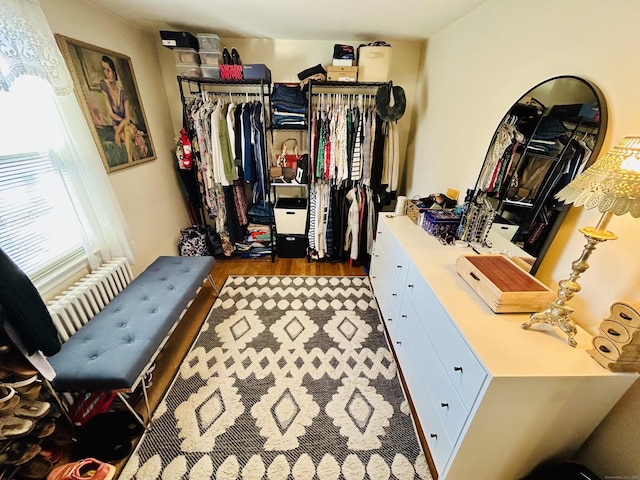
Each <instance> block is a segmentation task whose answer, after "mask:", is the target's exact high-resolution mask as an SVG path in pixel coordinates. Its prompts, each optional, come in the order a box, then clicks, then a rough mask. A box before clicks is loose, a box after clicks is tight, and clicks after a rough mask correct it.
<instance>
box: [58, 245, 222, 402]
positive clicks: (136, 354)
mask: <svg viewBox="0 0 640 480" xmlns="http://www.w3.org/2000/svg"><path fill="white" fill-rule="evenodd" d="M214 264H215V260H214V259H213V257H159V258H158V259H157V260H156V261H155V262H153V263H152V264H151V265H150V266H149V267H148V268H147V269H146V270H145V271H144V272H142V273H141V274H140V275H139V276H138V277H137V278H136V279H135V280H133V282H131V284H130V285H129V286H127V287H126V288H125V289H124V290H123V291H122V292H120V293H119V294H118V295H116V297H115V298H114V299H113V300H111V302H110V303H109V304H107V305H106V307H105V308H104V309H103V310H102V311H101V312H100V313H98V314H97V315H96V316H95V317H94V318H93V319H91V320H90V321H89V322H88V323H87V324H86V325H84V326H83V327H82V328H81V329H80V330H79V331H78V332H77V333H76V334H74V335H72V336H71V338H70V339H69V340H68V341H67V342H66V343H64V344H63V345H62V348H61V350H60V352H58V353H57V354H56V355H54V356H52V357H49V361H50V363H51V366H52V367H53V369H54V371H55V372H56V377H55V378H54V379H53V381H52V385H53V387H54V388H55V389H56V390H58V391H71V392H74V391H102V390H120V389H131V388H133V387H134V386H135V384H136V382H137V381H138V380H139V379H140V378H141V376H142V374H143V373H144V370H145V368H146V367H147V366H148V365H149V363H150V362H151V361H152V360H153V359H154V358H155V355H156V354H157V353H158V349H159V348H160V347H161V345H162V344H163V343H164V341H165V339H166V337H167V335H168V333H169V332H170V331H171V330H172V328H173V327H174V325H175V324H176V322H177V321H178V320H179V318H180V315H181V313H182V312H183V311H184V309H185V308H186V307H187V305H188V304H189V303H190V302H191V301H192V300H193V298H194V296H195V294H196V292H197V291H198V289H199V288H200V286H201V285H202V282H203V281H204V280H205V279H206V278H207V276H208V275H209V273H210V272H211V269H212V268H213V265H214ZM167 280H170V282H171V286H170V287H169V288H164V289H159V288H158V286H160V285H163V284H165V283H164V282H166V281H167ZM150 301H153V303H152V305H149V303H147V302H150ZM149 307H151V308H149ZM123 312H124V315H126V318H127V320H123ZM118 326H120V327H121V328H124V327H127V329H128V330H127V332H130V335H127V336H126V337H125V336H120V335H114V333H115V331H116V329H117V328H118ZM94 339H95V342H94ZM96 345H99V346H100V348H101V349H102V351H101V352H98V353H96V351H95V349H96ZM83 358H84V359H89V358H90V359H91V361H84V362H83V361H78V360H79V359H83Z"/></svg>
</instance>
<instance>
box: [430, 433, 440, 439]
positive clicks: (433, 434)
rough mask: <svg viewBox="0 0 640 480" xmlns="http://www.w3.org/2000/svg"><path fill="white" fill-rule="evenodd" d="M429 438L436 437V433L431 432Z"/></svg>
mask: <svg viewBox="0 0 640 480" xmlns="http://www.w3.org/2000/svg"><path fill="white" fill-rule="evenodd" d="M429 436H430V437H431V438H438V435H437V434H436V433H432V434H431V435H429Z"/></svg>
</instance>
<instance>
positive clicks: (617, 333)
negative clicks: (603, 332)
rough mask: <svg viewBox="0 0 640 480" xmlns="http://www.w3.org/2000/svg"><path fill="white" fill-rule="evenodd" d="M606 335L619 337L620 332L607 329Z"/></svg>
mask: <svg viewBox="0 0 640 480" xmlns="http://www.w3.org/2000/svg"><path fill="white" fill-rule="evenodd" d="M607 333H608V334H609V335H613V336H614V337H619V336H620V332H616V331H615V330H614V329H613V328H610V329H608V330H607Z"/></svg>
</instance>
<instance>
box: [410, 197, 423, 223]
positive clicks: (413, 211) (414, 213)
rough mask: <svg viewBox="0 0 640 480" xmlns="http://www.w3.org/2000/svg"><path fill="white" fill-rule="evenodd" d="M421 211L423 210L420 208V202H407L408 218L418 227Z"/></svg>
mask: <svg viewBox="0 0 640 480" xmlns="http://www.w3.org/2000/svg"><path fill="white" fill-rule="evenodd" d="M420 210H421V209H420V208H419V207H418V200H409V201H408V202H407V217H409V218H410V219H411V221H412V222H413V223H415V224H416V225H417V224H418V217H419V216H420Z"/></svg>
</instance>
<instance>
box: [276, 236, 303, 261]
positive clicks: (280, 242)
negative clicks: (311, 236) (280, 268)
mask: <svg viewBox="0 0 640 480" xmlns="http://www.w3.org/2000/svg"><path fill="white" fill-rule="evenodd" d="M276 248H277V250H276V251H277V253H278V256H279V257H282V258H304V257H306V256H307V237H306V236H305V235H276Z"/></svg>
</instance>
